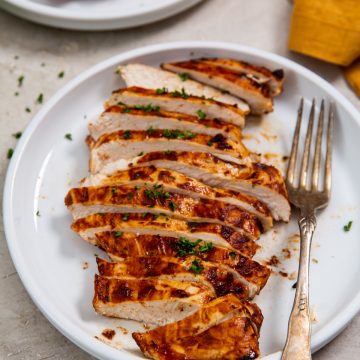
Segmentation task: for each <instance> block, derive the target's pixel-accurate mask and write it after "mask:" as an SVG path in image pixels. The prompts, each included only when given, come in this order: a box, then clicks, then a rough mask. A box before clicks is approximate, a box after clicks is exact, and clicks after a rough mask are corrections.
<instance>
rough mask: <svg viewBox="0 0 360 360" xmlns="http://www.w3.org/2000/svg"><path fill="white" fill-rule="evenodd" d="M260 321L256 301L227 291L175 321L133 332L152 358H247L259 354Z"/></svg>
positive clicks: (198, 359) (246, 359)
mask: <svg viewBox="0 0 360 360" xmlns="http://www.w3.org/2000/svg"><path fill="white" fill-rule="evenodd" d="M262 321H263V316H262V314H261V311H260V309H259V308H258V307H257V306H256V305H255V304H252V303H249V302H247V301H241V300H239V299H238V298H236V297H235V296H234V295H231V294H229V295H227V296H224V297H221V298H217V299H215V300H213V301H211V302H209V303H207V304H205V305H204V306H203V307H202V308H201V309H200V310H198V311H197V312H195V313H193V314H192V315H190V316H188V317H186V318H184V319H182V320H180V321H178V322H176V323H172V324H168V325H165V326H162V327H158V328H155V329H152V330H149V331H146V332H144V333H140V332H135V333H133V334H132V336H133V338H134V340H135V341H136V343H137V344H138V346H139V347H140V349H141V351H142V352H143V353H144V355H145V356H147V357H149V358H150V359H154V360H186V359H192V360H208V359H212V360H223V359H227V360H249V359H255V358H257V357H258V356H259V353H260V350H259V333H260V328H261V325H262ZM224 334H226V336H224Z"/></svg>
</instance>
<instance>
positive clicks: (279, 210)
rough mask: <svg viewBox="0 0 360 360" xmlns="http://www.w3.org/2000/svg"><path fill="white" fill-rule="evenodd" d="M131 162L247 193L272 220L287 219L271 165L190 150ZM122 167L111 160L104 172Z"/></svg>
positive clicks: (286, 207) (155, 154)
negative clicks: (258, 202)
mask: <svg viewBox="0 0 360 360" xmlns="http://www.w3.org/2000/svg"><path fill="white" fill-rule="evenodd" d="M126 166H127V165H125V168H126ZM132 166H133V167H140V166H141V167H143V166H155V167H157V168H162V169H169V170H174V171H177V172H179V173H182V174H184V175H186V176H189V177H192V178H194V179H197V180H199V181H201V182H203V183H205V184H207V185H209V186H213V187H216V188H222V189H227V190H231V191H235V192H241V193H244V194H247V195H250V196H252V197H254V198H256V199H258V200H259V201H261V202H262V203H264V204H265V205H266V206H267V207H268V208H269V210H270V212H271V215H272V216H273V218H274V219H275V220H284V221H289V218H290V205H289V201H288V197H287V191H286V187H285V182H284V179H283V177H282V175H281V174H280V172H279V170H278V169H276V168H275V167H273V166H270V165H266V164H262V163H257V162H253V163H250V164H248V165H238V164H235V163H233V162H229V161H224V160H222V159H220V158H218V157H216V156H213V155H211V154H209V153H199V152H190V151H183V152H176V151H171V152H162V151H161V152H160V151H158V152H151V153H147V154H145V155H143V156H141V157H140V158H139V159H138V160H137V161H136V162H133V163H132ZM123 169H124V166H123V165H122V164H117V163H114V164H112V165H111V167H110V166H109V167H108V168H105V169H104V173H105V174H113V173H116V172H117V171H118V170H123Z"/></svg>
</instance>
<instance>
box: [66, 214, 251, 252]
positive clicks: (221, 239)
mask: <svg viewBox="0 0 360 360" xmlns="http://www.w3.org/2000/svg"><path fill="white" fill-rule="evenodd" d="M71 228H72V229H73V230H74V231H75V232H77V233H78V234H79V235H80V236H81V237H82V238H83V239H84V240H86V241H89V242H90V243H92V244H96V237H95V233H96V232H100V231H110V230H111V231H127V232H132V233H135V234H150V235H161V236H174V237H178V238H180V237H185V238H188V239H190V240H192V241H195V240H197V239H199V238H201V239H204V240H205V241H210V242H212V243H214V245H219V246H223V247H228V248H230V249H235V250H238V251H240V252H241V253H242V254H243V255H245V256H247V257H252V256H254V255H255V253H256V250H257V249H258V245H257V244H256V243H255V242H254V241H253V240H251V239H250V238H249V237H248V236H246V235H244V234H243V233H241V232H238V231H235V230H234V229H232V228H230V227H228V226H224V225H220V224H214V223H205V222H204V223H201V222H199V223H191V222H190V223H189V222H186V221H183V220H178V219H173V218H169V217H166V216H158V215H155V214H151V213H143V214H139V213H132V214H126V218H124V215H123V214H114V213H103V214H93V215H89V216H87V217H85V218H81V219H78V220H76V221H74V222H73V224H72V225H71Z"/></svg>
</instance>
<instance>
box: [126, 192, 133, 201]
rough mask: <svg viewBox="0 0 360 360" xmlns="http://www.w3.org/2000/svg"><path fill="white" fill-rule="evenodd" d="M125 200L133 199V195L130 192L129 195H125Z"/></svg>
mask: <svg viewBox="0 0 360 360" xmlns="http://www.w3.org/2000/svg"><path fill="white" fill-rule="evenodd" d="M126 198H127V199H128V200H132V199H133V198H134V194H133V193H132V192H131V193H128V194H127V195H126Z"/></svg>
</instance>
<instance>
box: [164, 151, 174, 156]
mask: <svg viewBox="0 0 360 360" xmlns="http://www.w3.org/2000/svg"><path fill="white" fill-rule="evenodd" d="M172 153H173V151H172V150H165V151H164V154H165V155H171V154H172Z"/></svg>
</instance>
